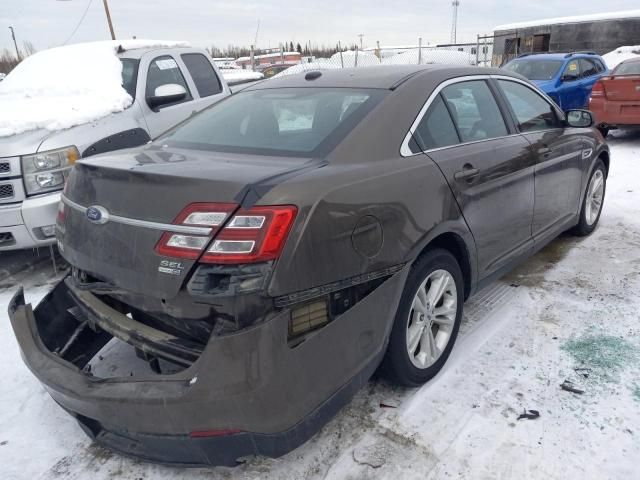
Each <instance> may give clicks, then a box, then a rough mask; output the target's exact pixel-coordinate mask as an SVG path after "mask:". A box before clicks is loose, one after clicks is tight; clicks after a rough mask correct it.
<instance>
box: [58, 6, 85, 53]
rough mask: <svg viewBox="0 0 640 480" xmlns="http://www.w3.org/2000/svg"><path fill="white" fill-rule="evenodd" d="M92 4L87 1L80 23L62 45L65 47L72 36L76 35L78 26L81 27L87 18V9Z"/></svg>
mask: <svg viewBox="0 0 640 480" xmlns="http://www.w3.org/2000/svg"><path fill="white" fill-rule="evenodd" d="M92 3H93V0H89V3H88V4H87V8H85V9H84V13H83V14H82V17H80V21H79V22H78V24H77V25H76V28H74V29H73V32H71V35H69V38H67V39H66V40H65V41H64V43H63V44H62V45H66V44H67V43H69V40H71V39H72V38H73V36H74V35H75V34H76V32H77V31H78V28H80V25H82V22H83V21H84V17H86V16H87V12H88V11H89V7H90V6H91V4H92Z"/></svg>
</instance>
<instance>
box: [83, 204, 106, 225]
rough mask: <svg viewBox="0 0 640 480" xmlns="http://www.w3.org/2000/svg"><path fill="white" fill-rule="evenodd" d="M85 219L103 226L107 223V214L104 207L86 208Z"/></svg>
mask: <svg viewBox="0 0 640 480" xmlns="http://www.w3.org/2000/svg"><path fill="white" fill-rule="evenodd" d="M87 218H88V219H89V221H90V222H91V223H97V224H98V225H103V224H105V223H107V222H108V221H109V212H108V211H107V209H106V208H104V207H100V206H98V205H94V206H91V207H89V208H87Z"/></svg>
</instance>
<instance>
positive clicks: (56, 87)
mask: <svg viewBox="0 0 640 480" xmlns="http://www.w3.org/2000/svg"><path fill="white" fill-rule="evenodd" d="M121 45H122V47H123V48H124V49H125V50H131V49H136V48H145V47H155V46H186V45H188V44H187V43H185V42H167V41H159V40H122V41H107V42H89V43H79V44H75V45H67V46H64V47H57V48H52V49H49V50H43V51H41V52H38V53H35V54H34V55H31V56H30V57H27V58H25V59H24V60H23V61H22V62H20V64H18V66H17V67H16V68H15V69H13V71H12V72H11V73H10V74H9V75H7V77H6V78H5V79H4V80H3V81H2V83H0V105H2V108H1V109H0V137H3V136H8V135H14V134H18V133H22V132H25V131H28V130H35V129H39V128H44V129H47V130H61V129H64V128H69V127H73V126H75V125H81V124H83V123H88V122H92V121H94V120H97V119H99V118H102V117H105V116H107V115H109V114H110V113H115V112H120V111H122V110H124V109H125V108H127V107H128V106H129V105H131V102H132V98H131V96H129V94H128V93H127V92H126V91H125V90H124V88H122V64H121V63H120V60H119V58H118V57H117V55H116V51H117V50H118V47H119V46H121Z"/></svg>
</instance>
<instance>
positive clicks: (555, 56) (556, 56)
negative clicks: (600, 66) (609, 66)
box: [514, 52, 598, 60]
mask: <svg viewBox="0 0 640 480" xmlns="http://www.w3.org/2000/svg"><path fill="white" fill-rule="evenodd" d="M597 56H598V55H597V54H595V53H588V52H575V53H569V52H567V53H529V54H523V55H521V56H519V57H517V58H515V59H514V60H522V59H526V60H570V59H572V58H580V57H597Z"/></svg>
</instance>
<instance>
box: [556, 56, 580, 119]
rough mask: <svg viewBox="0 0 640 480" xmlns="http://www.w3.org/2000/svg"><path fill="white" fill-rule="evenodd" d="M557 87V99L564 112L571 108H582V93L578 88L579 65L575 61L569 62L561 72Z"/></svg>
mask: <svg viewBox="0 0 640 480" xmlns="http://www.w3.org/2000/svg"><path fill="white" fill-rule="evenodd" d="M560 82H561V83H560V85H559V86H558V98H559V99H560V106H561V107H562V109H563V110H564V111H565V112H566V111H567V110H570V109H572V108H580V107H581V106H582V93H581V88H580V63H579V62H578V60H577V59H575V60H571V61H570V62H569V63H567V66H566V67H565V68H564V71H563V72H562V77H561V78H560Z"/></svg>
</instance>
